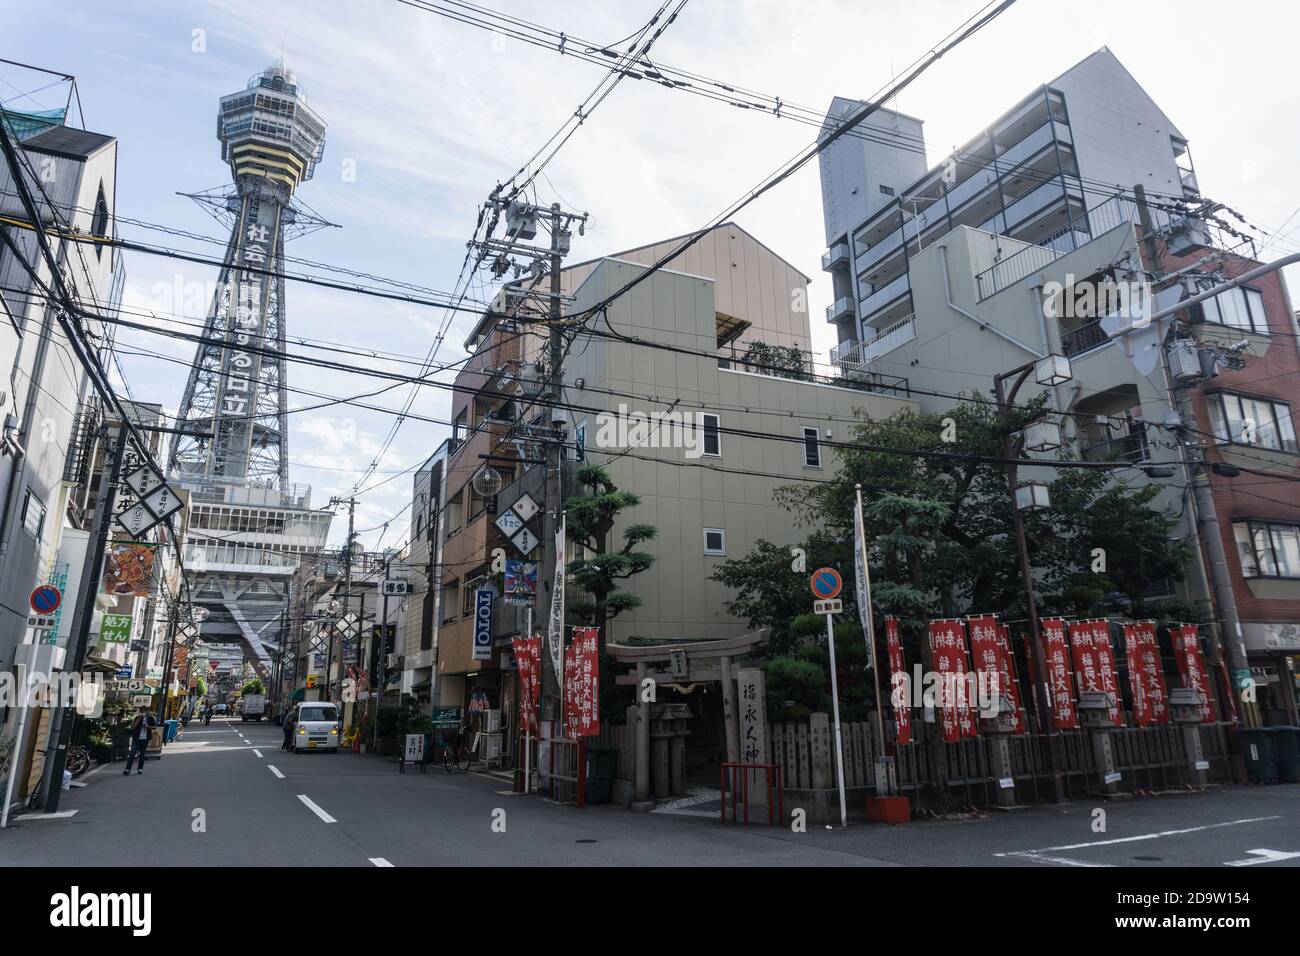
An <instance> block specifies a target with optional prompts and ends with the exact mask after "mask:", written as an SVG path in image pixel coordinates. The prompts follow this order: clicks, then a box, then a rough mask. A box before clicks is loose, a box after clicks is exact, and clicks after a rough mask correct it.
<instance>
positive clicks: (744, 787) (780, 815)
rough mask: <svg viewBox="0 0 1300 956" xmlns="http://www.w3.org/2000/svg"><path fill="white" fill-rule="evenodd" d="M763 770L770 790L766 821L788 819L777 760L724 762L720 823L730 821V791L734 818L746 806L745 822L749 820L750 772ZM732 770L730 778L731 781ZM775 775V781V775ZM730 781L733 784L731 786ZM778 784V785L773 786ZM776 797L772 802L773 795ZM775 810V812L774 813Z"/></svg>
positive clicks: (721, 781) (734, 820)
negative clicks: (769, 761) (766, 761)
mask: <svg viewBox="0 0 1300 956" xmlns="http://www.w3.org/2000/svg"><path fill="white" fill-rule="evenodd" d="M751 770H752V771H755V772H757V771H759V770H761V771H763V783H764V787H765V788H766V792H767V822H768V825H769V826H771V825H772V824H774V823H780V822H781V821H782V820H783V819H784V818H785V795H784V792H783V790H782V788H781V768H780V766H778V765H777V764H774V763H723V764H722V769H721V773H720V778H719V784H720V786H721V790H722V806H721V807H720V811H719V812H720V816H721V822H722V823H726V822H727V794H728V793H730V794H731V820H732V822H733V823H735V822H738V820H737V818H738V817H739V816H740V813H741V811H740V807H741V806H742V805H743V806H744V811H743V815H744V822H745V823H748V822H749V771H751ZM728 773H730V780H728ZM774 777H775V781H773V778H774ZM728 783H730V786H728ZM774 783H775V786H774V785H773V784H774ZM773 796H775V797H776V801H775V802H773V800H772V797H773ZM773 811H775V815H774V814H773Z"/></svg>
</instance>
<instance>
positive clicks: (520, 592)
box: [505, 558, 537, 605]
mask: <svg viewBox="0 0 1300 956" xmlns="http://www.w3.org/2000/svg"><path fill="white" fill-rule="evenodd" d="M505 592H506V593H505V602H506V604H513V605H529V604H532V603H533V598H534V597H536V596H537V562H536V561H516V560H514V559H513V558H506V576H505Z"/></svg>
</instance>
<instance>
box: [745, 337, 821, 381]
mask: <svg viewBox="0 0 1300 956" xmlns="http://www.w3.org/2000/svg"><path fill="white" fill-rule="evenodd" d="M740 364H741V365H752V366H755V368H756V369H757V370H758V371H759V372H761V373H762V374H764V375H775V376H777V377H779V378H793V379H798V380H800V381H805V382H807V381H811V380H812V374H811V373H810V372H809V369H808V359H807V358H806V357H805V355H804V353H803V351H802V350H800V349H799V348H798V347H797V346H794V345H769V344H768V343H766V342H751V343H749V348H747V349H746V350H745V354H744V355H742V356H741V358H740Z"/></svg>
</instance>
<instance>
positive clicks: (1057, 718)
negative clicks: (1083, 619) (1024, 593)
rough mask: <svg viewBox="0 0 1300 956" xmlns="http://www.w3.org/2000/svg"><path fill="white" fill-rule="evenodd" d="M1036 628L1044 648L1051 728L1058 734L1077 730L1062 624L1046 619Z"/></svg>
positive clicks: (1077, 724)
mask: <svg viewBox="0 0 1300 956" xmlns="http://www.w3.org/2000/svg"><path fill="white" fill-rule="evenodd" d="M1038 626H1039V627H1040V628H1042V631H1043V644H1044V645H1045V646H1046V650H1045V653H1046V656H1047V687H1048V689H1049V690H1050V691H1051V694H1052V696H1051V699H1050V701H1049V703H1050V704H1051V705H1052V726H1053V727H1054V728H1056V729H1057V730H1074V729H1076V728H1077V727H1078V726H1079V715H1078V713H1077V712H1076V711H1075V709H1074V692H1073V689H1072V688H1071V686H1070V682H1071V675H1070V651H1069V648H1068V647H1067V646H1066V643H1065V621H1064V620H1062V619H1061V618H1059V617H1048V618H1043V619H1042V620H1041V621H1039V622H1038Z"/></svg>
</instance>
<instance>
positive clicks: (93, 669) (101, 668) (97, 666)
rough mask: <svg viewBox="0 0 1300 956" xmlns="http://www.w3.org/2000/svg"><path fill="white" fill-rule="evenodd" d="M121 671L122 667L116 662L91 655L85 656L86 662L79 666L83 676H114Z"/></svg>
mask: <svg viewBox="0 0 1300 956" xmlns="http://www.w3.org/2000/svg"><path fill="white" fill-rule="evenodd" d="M121 669H122V665H121V664H119V663H118V662H117V661H110V660H109V659H108V658H106V657H95V656H94V655H93V654H87V655H86V662H85V663H84V664H82V665H81V673H83V674H116V673H117V672H118V671H119V670H121Z"/></svg>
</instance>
